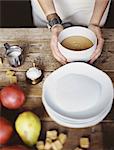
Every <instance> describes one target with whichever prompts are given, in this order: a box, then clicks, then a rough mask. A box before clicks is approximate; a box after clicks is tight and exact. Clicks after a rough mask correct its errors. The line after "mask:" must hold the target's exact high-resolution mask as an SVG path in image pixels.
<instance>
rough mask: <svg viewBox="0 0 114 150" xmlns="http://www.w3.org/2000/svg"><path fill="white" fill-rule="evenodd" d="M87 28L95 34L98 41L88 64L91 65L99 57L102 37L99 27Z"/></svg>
mask: <svg viewBox="0 0 114 150" xmlns="http://www.w3.org/2000/svg"><path fill="white" fill-rule="evenodd" d="M88 28H89V29H90V30H92V31H93V32H94V33H95V34H96V36H97V39H98V42H97V48H96V50H95V52H94V53H93V54H92V56H91V58H90V64H92V63H93V62H94V61H95V60H96V59H97V58H98V57H99V56H100V55H101V52H102V49H103V45H104V39H103V37H102V32H101V28H100V27H99V26H96V25H93V24H90V25H89V26H88Z"/></svg>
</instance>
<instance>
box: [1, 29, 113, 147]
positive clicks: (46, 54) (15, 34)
mask: <svg viewBox="0 0 114 150" xmlns="http://www.w3.org/2000/svg"><path fill="white" fill-rule="evenodd" d="M103 33H104V37H105V45H104V49H103V50H104V52H103V54H102V56H101V57H100V58H99V59H98V60H97V62H96V63H95V64H94V65H95V66H97V67H98V68H100V69H101V70H103V71H104V72H106V73H107V74H108V75H109V76H110V77H111V79H112V81H113V83H114V29H103ZM50 37H51V35H50V32H49V31H48V29H37V28H33V29H32V28H31V29H22V28H20V29H11V28H10V29H0V55H1V56H4V52H5V50H4V46H3V44H4V43H5V42H8V43H9V44H12V45H13V44H16V45H20V46H21V47H23V49H24V51H25V54H26V58H25V63H24V64H23V65H22V66H21V67H18V68H12V67H10V65H9V64H8V62H7V59H6V57H4V61H3V66H2V67H0V87H1V88H2V87H4V86H6V85H8V84H9V79H8V78H7V77H6V74H5V73H6V71H7V70H8V69H11V70H14V71H16V75H17V77H18V83H19V84H20V85H21V86H22V87H23V88H24V89H25V92H26V94H27V98H26V103H25V104H24V106H23V108H21V109H18V110H15V111H14V110H13V111H11V110H7V109H5V108H3V107H2V109H1V114H2V115H3V116H5V117H6V118H8V119H9V120H11V121H12V123H13V124H14V121H15V119H16V117H17V115H18V113H20V112H22V111H23V109H24V110H32V111H33V112H35V113H36V114H38V116H39V117H40V118H41V121H42V131H41V136H40V139H42V138H44V135H45V131H46V130H49V129H58V130H59V132H63V131H66V132H67V134H68V140H67V142H66V143H65V145H64V150H73V149H74V148H75V147H76V146H77V145H79V138H80V137H81V136H89V138H90V142H91V148H90V150H114V107H112V110H111V112H110V113H109V115H108V116H107V117H106V118H105V119H104V120H103V121H102V122H101V123H99V124H98V125H96V126H93V127H90V128H83V129H71V128H66V127H62V126H60V125H58V124H56V123H55V122H54V121H53V120H51V118H50V117H49V116H48V115H47V113H46V112H45V109H44V107H43V105H42V102H41V93H42V83H43V81H44V80H45V78H46V76H48V75H49V74H50V73H51V72H53V71H54V70H55V69H57V68H59V67H60V66H61V65H60V64H59V63H58V62H57V61H56V60H55V59H54V58H53V56H52V53H51V50H50V47H49V41H50ZM34 60H35V61H36V62H37V63H38V64H39V65H40V66H42V67H43V69H44V72H45V73H44V74H45V77H44V79H43V81H42V82H41V83H40V84H37V85H34V86H32V85H28V84H27V83H26V82H25V71H26V70H27V69H28V68H29V67H31V66H32V62H34ZM15 143H18V144H19V143H22V141H21V140H20V138H19V137H18V135H17V134H16V133H15V134H14V136H13V137H12V139H11V140H10V142H9V144H15ZM33 149H35V148H33Z"/></svg>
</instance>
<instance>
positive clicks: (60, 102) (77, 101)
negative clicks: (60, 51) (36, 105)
mask: <svg viewBox="0 0 114 150" xmlns="http://www.w3.org/2000/svg"><path fill="white" fill-rule="evenodd" d="M42 100H43V104H44V106H45V108H46V110H47V112H48V108H50V110H52V111H53V112H55V113H54V114H57V116H59V117H60V118H62V119H63V120H68V121H71V122H72V123H73V122H75V121H77V122H80V123H82V122H83V123H84V122H88V121H90V120H91V121H92V120H93V119H95V118H96V117H97V116H98V114H101V113H103V112H104V110H105V108H106V107H107V106H109V107H110V108H111V106H112V102H113V85H112V82H111V80H110V78H109V77H108V75H106V74H105V73H104V72H102V71H101V70H99V69H97V68H95V67H93V66H91V65H88V64H86V63H82V62H76V63H70V64H67V65H65V66H63V67H61V68H59V69H57V70H56V71H54V72H53V73H52V74H51V75H49V76H48V77H47V79H46V80H45V82H44V84H43V93H42ZM46 106H47V107H46ZM109 110H110V109H108V112H109ZM106 115H107V113H105V115H104V113H103V116H101V117H100V119H102V118H103V117H104V116H106Z"/></svg>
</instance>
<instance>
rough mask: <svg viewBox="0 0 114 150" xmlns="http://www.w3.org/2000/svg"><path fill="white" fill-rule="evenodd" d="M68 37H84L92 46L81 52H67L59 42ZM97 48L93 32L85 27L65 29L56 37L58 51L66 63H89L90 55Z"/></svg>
mask: <svg viewBox="0 0 114 150" xmlns="http://www.w3.org/2000/svg"><path fill="white" fill-rule="evenodd" d="M70 36H84V37H86V38H88V39H89V40H91V41H92V42H93V46H92V47H90V48H89V49H86V50H82V51H72V50H69V49H67V48H65V47H63V46H62V45H61V42H62V41H63V40H64V39H65V38H68V37H70ZM96 46H97V38H96V35H95V34H94V32H92V31H91V30H90V29H88V28H85V27H80V26H76V27H69V28H67V29H64V30H63V31H62V32H61V33H60V34H59V37H58V49H59V50H60V52H61V53H62V55H63V56H65V57H66V58H67V61H68V62H72V61H85V62H87V61H89V60H90V57H91V55H92V54H93V52H94V51H95V50H96Z"/></svg>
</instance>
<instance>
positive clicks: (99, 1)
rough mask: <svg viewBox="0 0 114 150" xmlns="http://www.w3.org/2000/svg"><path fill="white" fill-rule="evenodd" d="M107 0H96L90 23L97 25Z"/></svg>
mask: <svg viewBox="0 0 114 150" xmlns="http://www.w3.org/2000/svg"><path fill="white" fill-rule="evenodd" d="M108 2H109V0H96V1H95V6H94V11H93V15H92V17H91V20H90V24H95V25H99V23H100V21H101V18H102V16H103V14H104V12H105V9H106V7H107V5H108Z"/></svg>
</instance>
